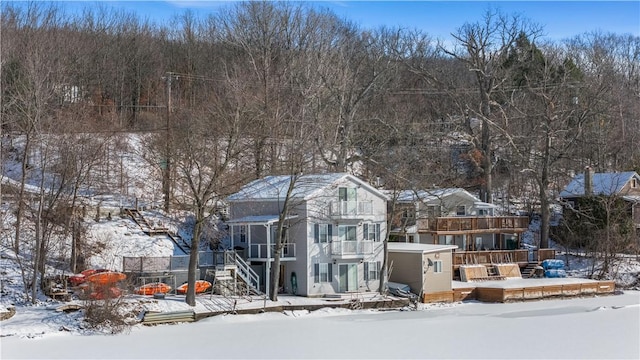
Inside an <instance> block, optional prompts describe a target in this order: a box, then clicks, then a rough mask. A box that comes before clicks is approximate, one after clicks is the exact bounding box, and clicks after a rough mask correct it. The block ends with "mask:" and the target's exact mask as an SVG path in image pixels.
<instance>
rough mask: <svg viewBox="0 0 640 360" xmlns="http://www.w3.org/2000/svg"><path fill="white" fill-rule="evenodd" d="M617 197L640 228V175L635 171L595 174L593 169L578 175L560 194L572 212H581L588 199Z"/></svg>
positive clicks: (588, 168) (587, 169) (586, 169)
mask: <svg viewBox="0 0 640 360" xmlns="http://www.w3.org/2000/svg"><path fill="white" fill-rule="evenodd" d="M594 196H595V197H611V196H617V197H618V198H619V199H620V200H621V201H622V202H623V206H624V207H625V211H626V213H627V214H628V216H629V217H631V219H632V220H633V223H634V224H635V227H636V228H640V175H638V173H636V172H634V171H627V172H611V173H595V172H594V171H593V169H592V168H590V167H587V168H585V172H584V173H582V174H578V175H576V176H575V177H574V178H573V180H571V182H570V183H569V184H568V185H567V186H566V187H565V188H564V190H562V191H561V192H560V199H561V201H563V202H564V203H565V204H566V207H567V208H572V211H574V210H579V209H580V207H581V205H583V204H582V202H583V199H585V198H588V197H594ZM583 206H584V205H583Z"/></svg>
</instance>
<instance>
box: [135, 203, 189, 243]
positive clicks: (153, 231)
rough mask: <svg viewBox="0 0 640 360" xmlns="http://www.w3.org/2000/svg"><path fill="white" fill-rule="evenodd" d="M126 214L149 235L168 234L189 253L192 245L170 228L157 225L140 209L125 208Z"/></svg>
mask: <svg viewBox="0 0 640 360" xmlns="http://www.w3.org/2000/svg"><path fill="white" fill-rule="evenodd" d="M124 212H125V214H127V215H129V216H130V217H131V219H132V220H133V222H135V223H136V224H138V226H139V227H140V228H141V229H142V231H143V232H144V233H145V234H147V235H149V236H152V235H166V236H167V237H169V239H171V241H173V243H174V244H175V245H176V246H177V247H178V249H180V251H182V252H183V253H185V254H188V253H189V250H190V248H191V246H190V245H189V244H188V243H187V242H186V241H184V239H182V237H181V236H180V235H177V234H173V233H171V232H170V231H169V229H168V228H166V227H163V226H155V225H152V224H150V223H149V221H147V219H145V217H144V215H142V213H141V212H140V211H138V209H124Z"/></svg>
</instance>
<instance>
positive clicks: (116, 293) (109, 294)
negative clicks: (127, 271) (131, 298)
mask: <svg viewBox="0 0 640 360" xmlns="http://www.w3.org/2000/svg"><path fill="white" fill-rule="evenodd" d="M120 296H122V290H121V289H119V288H117V287H107V288H98V289H96V290H95V291H94V292H92V293H91V294H89V298H91V299H92V300H104V299H114V298H117V297H120Z"/></svg>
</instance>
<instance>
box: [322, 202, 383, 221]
mask: <svg viewBox="0 0 640 360" xmlns="http://www.w3.org/2000/svg"><path fill="white" fill-rule="evenodd" d="M329 215H331V216H332V217H337V218H349V217H358V216H362V215H373V202H372V201H332V202H331V204H330V205H329Z"/></svg>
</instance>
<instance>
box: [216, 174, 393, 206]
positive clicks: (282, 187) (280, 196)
mask: <svg viewBox="0 0 640 360" xmlns="http://www.w3.org/2000/svg"><path fill="white" fill-rule="evenodd" d="M292 178H293V176H291V175H280V176H267V177H264V178H262V179H258V180H254V181H252V182H250V183H248V184H247V185H245V186H243V187H242V189H240V191H238V192H237V193H235V194H232V195H231V196H229V197H228V198H227V200H228V201H255V200H284V199H285V197H286V195H287V190H288V188H289V184H290V183H291V180H292ZM344 179H348V180H350V181H352V182H354V183H356V184H357V185H359V186H362V187H364V188H366V189H368V190H369V191H370V192H372V193H374V194H376V195H377V196H380V197H381V198H383V199H385V200H387V196H386V195H385V194H383V193H382V192H380V191H379V190H378V189H376V188H374V187H373V186H371V185H369V184H367V183H366V182H364V181H362V180H360V179H359V178H358V177H356V176H353V175H350V174H347V173H327V174H305V175H300V176H298V177H297V178H296V179H295V184H294V188H293V192H292V194H291V198H294V199H300V200H308V199H311V198H312V197H313V196H314V195H315V194H316V193H318V192H319V191H321V190H322V189H325V188H327V187H330V186H333V185H335V184H337V183H338V182H340V181H341V180H344Z"/></svg>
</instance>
